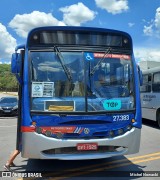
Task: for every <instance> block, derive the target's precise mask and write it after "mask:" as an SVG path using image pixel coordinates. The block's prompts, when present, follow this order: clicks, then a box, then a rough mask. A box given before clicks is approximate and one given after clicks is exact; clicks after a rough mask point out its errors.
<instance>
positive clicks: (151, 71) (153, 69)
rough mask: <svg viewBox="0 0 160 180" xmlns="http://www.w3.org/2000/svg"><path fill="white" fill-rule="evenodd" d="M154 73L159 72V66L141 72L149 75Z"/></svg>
mask: <svg viewBox="0 0 160 180" xmlns="http://www.w3.org/2000/svg"><path fill="white" fill-rule="evenodd" d="M155 72H160V66H158V67H154V68H150V69H146V70H143V71H142V73H143V74H149V73H155Z"/></svg>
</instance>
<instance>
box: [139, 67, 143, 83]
mask: <svg viewBox="0 0 160 180" xmlns="http://www.w3.org/2000/svg"><path fill="white" fill-rule="evenodd" d="M138 77H139V83H140V86H142V85H143V75H142V70H141V69H140V67H139V66H138Z"/></svg>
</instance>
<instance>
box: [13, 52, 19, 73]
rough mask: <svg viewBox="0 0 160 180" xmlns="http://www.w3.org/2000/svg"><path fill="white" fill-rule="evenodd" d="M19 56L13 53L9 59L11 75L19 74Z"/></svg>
mask: <svg viewBox="0 0 160 180" xmlns="http://www.w3.org/2000/svg"><path fill="white" fill-rule="evenodd" d="M20 56H21V55H20V54H19V53H13V54H12V59H11V72H12V73H13V74H18V73H20V64H21V57H20Z"/></svg>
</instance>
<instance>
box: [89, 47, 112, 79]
mask: <svg viewBox="0 0 160 180" xmlns="http://www.w3.org/2000/svg"><path fill="white" fill-rule="evenodd" d="M111 50H112V49H111V48H110V47H109V48H108V49H107V50H106V51H105V53H104V56H103V57H102V58H101V59H100V60H99V61H98V63H97V64H96V65H95V66H94V67H93V68H92V70H91V73H90V75H91V76H93V75H94V73H95V71H96V70H97V69H98V68H99V67H100V65H101V64H102V62H103V60H104V59H105V57H106V55H107V54H109V53H110V52H111Z"/></svg>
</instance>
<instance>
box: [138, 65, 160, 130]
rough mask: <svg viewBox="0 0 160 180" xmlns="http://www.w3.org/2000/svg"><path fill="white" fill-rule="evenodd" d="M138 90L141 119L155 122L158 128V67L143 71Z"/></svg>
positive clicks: (159, 99)
mask: <svg viewBox="0 0 160 180" xmlns="http://www.w3.org/2000/svg"><path fill="white" fill-rule="evenodd" d="M140 90H141V105H142V118H144V119H149V120H152V121H155V122H157V125H158V127H160V67H155V68H151V69H147V70H144V71H143V86H141V88H140Z"/></svg>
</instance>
